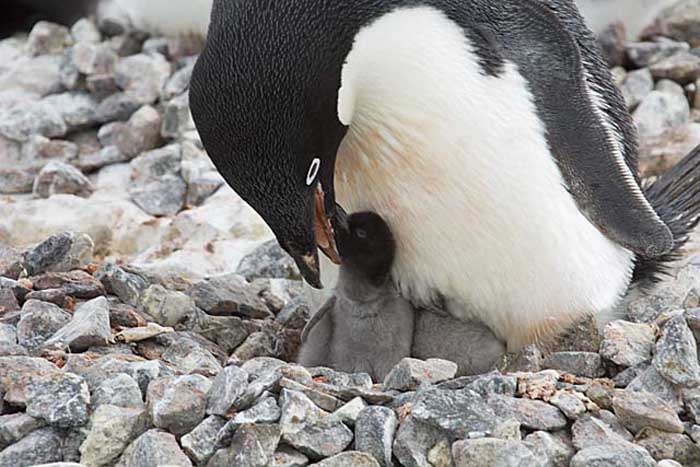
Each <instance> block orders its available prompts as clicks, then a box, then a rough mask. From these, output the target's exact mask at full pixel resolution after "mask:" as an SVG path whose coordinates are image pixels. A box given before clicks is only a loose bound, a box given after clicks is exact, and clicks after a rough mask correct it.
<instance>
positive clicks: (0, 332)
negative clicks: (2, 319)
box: [0, 295, 17, 345]
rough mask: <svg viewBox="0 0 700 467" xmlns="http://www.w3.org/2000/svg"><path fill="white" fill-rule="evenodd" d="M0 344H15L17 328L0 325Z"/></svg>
mask: <svg viewBox="0 0 700 467" xmlns="http://www.w3.org/2000/svg"><path fill="white" fill-rule="evenodd" d="M13 297H14V295H13ZM0 313H3V311H2V310H0ZM0 344H8V345H15V344H17V328H16V327H15V326H13V325H11V324H0Z"/></svg>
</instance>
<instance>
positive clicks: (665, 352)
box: [653, 315, 700, 386]
mask: <svg viewBox="0 0 700 467" xmlns="http://www.w3.org/2000/svg"><path fill="white" fill-rule="evenodd" d="M653 363H654V368H656V369H657V371H658V372H659V373H661V375H662V376H663V377H664V378H666V379H667V380H669V381H670V382H671V383H673V384H679V385H683V386H697V385H698V384H700V365H699V364H698V350H697V342H696V341H695V337H694V336H693V333H692V332H691V331H690V328H688V324H687V322H686V320H685V317H684V316H683V315H678V316H675V317H673V318H671V319H670V320H669V321H668V322H667V323H666V325H665V326H664V327H663V330H662V334H661V338H660V339H659V341H658V342H657V344H656V355H654V359H653Z"/></svg>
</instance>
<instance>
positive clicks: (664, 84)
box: [654, 79, 687, 98]
mask: <svg viewBox="0 0 700 467" xmlns="http://www.w3.org/2000/svg"><path fill="white" fill-rule="evenodd" d="M654 89H656V90H657V91H660V92H665V93H668V94H677V95H679V96H683V97H686V98H687V94H686V92H685V89H683V86H681V85H680V84H678V83H676V82H675V81H671V80H670V79H662V80H660V81H659V82H658V83H656V86H654Z"/></svg>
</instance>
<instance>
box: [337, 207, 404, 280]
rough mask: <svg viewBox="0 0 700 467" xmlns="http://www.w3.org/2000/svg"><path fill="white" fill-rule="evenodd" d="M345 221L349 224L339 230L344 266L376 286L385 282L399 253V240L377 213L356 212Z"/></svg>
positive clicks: (338, 235) (339, 243)
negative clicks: (395, 238)
mask: <svg viewBox="0 0 700 467" xmlns="http://www.w3.org/2000/svg"><path fill="white" fill-rule="evenodd" d="M342 223H344V224H346V226H344V227H341V228H339V229H338V231H337V237H338V250H339V251H340V255H341V257H342V259H343V266H342V267H344V268H349V269H351V270H352V271H354V272H356V273H358V274H359V275H360V276H362V277H363V278H366V279H368V280H369V281H370V282H371V283H372V284H374V285H381V284H383V283H384V282H385V281H386V279H387V278H388V277H389V274H390V273H391V267H392V265H393V264H394V257H395V255H396V241H395V240H394V236H393V234H392V233H391V229H390V228H389V226H388V225H387V223H386V222H385V221H384V219H382V218H381V216H379V215H378V214H376V213H374V212H359V213H355V214H352V215H350V216H349V217H348V218H347V221H345V222H342Z"/></svg>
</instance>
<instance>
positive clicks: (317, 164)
mask: <svg viewBox="0 0 700 467" xmlns="http://www.w3.org/2000/svg"><path fill="white" fill-rule="evenodd" d="M320 169H321V159H319V158H318V157H317V158H315V159H314V160H312V161H311V165H310V166H309V171H308V172H307V173H306V186H311V185H313V184H314V182H315V181H316V177H317V176H318V171H319V170H320Z"/></svg>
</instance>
